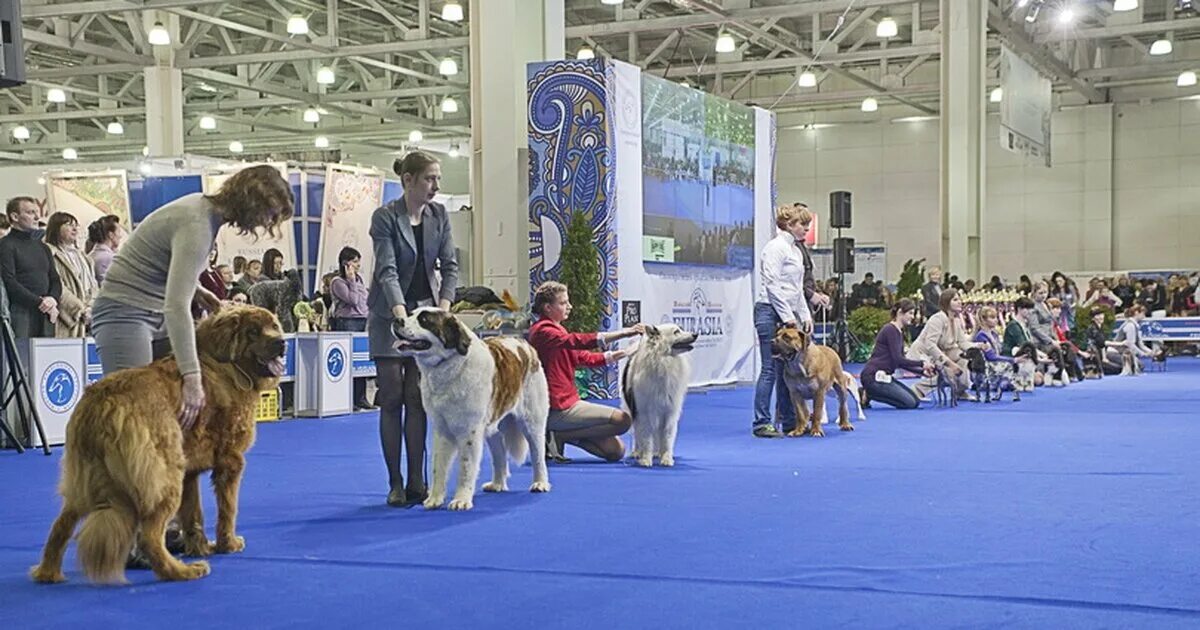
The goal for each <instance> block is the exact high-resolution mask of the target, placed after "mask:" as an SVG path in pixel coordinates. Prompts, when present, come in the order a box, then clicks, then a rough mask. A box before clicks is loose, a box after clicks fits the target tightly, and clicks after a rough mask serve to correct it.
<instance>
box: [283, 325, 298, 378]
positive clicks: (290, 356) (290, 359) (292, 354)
mask: <svg viewBox="0 0 1200 630" xmlns="http://www.w3.org/2000/svg"><path fill="white" fill-rule="evenodd" d="M283 339H284V342H285V344H286V345H285V348H286V349H285V350H284V353H283V376H281V377H280V378H279V382H280V383H291V382H292V381H295V380H296V335H294V334H287V335H284V336H283Z"/></svg>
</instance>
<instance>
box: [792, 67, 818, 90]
mask: <svg viewBox="0 0 1200 630" xmlns="http://www.w3.org/2000/svg"><path fill="white" fill-rule="evenodd" d="M796 85H799V86H800V87H806V88H810V87H817V75H815V74H813V73H812V72H808V71H804V72H801V73H800V76H799V77H797V78H796Z"/></svg>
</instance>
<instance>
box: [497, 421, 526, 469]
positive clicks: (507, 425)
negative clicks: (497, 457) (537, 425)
mask: <svg viewBox="0 0 1200 630" xmlns="http://www.w3.org/2000/svg"><path fill="white" fill-rule="evenodd" d="M500 432H501V433H503V434H504V448H505V450H507V451H508V456H509V457H511V458H512V460H513V462H515V463H516V464H517V465H518V466H520V465H521V464H524V463H525V458H527V457H529V445H528V444H527V443H526V442H525V434H524V433H523V432H522V431H521V427H520V425H519V424H518V423H517V419H516V418H514V417H512V416H511V415H510V416H506V417H505V418H504V419H503V420H501V421H500Z"/></svg>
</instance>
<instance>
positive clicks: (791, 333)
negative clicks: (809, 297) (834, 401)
mask: <svg viewBox="0 0 1200 630" xmlns="http://www.w3.org/2000/svg"><path fill="white" fill-rule="evenodd" d="M771 354H772V355H773V356H775V357H778V358H780V359H781V360H782V361H783V382H784V383H785V384H787V388H788V393H789V394H790V395H791V397H792V405H794V406H795V407H796V419H797V421H796V428H795V429H792V430H791V431H789V432H788V435H789V436H792V437H798V436H801V435H804V434H805V433H807V434H809V435H811V436H812V437H824V436H825V431H824V430H823V429H821V420H822V419H823V418H824V417H825V394H826V393H828V392H829V388H830V387H833V388H835V389H837V395H838V402H839V404H840V406H839V409H838V427H839V428H841V430H843V431H853V430H854V425H852V424H850V408H849V407H848V406H847V404H846V397H847V392H848V391H850V384H851V378H852V377H851V376H850V375H849V374H847V373H845V372H844V371H843V370H842V360H841V359H839V358H838V355H837V352H834V350H833V348H829V347H826V346H814V345H811V343H810V341H809V335H808V334H806V333H804V332H803V331H801V330H797V329H795V328H788V327H784V328H780V329H779V330H778V331H777V332H776V333H775V339H774V340H773V341H772V342H771ZM801 367H803V372H802V371H801V369H800V368H801ZM808 399H812V401H813V412H812V416H811V417H810V416H809V413H808V407H807V405H806V403H805V402H804V401H805V400H808ZM861 413H862V409H861V407H860V409H859V414H860V415H859V418H860V419H861V418H862V415H861Z"/></svg>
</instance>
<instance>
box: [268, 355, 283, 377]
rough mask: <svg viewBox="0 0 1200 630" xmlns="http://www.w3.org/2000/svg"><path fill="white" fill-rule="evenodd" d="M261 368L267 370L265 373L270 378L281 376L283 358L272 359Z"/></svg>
mask: <svg viewBox="0 0 1200 630" xmlns="http://www.w3.org/2000/svg"><path fill="white" fill-rule="evenodd" d="M263 367H265V368H267V372H268V373H269V374H270V375H271V376H276V377H278V376H283V369H284V363H283V357H275V358H274V359H271V360H270V361H269V362H268V363H267V364H266V365H265V366H263Z"/></svg>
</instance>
